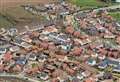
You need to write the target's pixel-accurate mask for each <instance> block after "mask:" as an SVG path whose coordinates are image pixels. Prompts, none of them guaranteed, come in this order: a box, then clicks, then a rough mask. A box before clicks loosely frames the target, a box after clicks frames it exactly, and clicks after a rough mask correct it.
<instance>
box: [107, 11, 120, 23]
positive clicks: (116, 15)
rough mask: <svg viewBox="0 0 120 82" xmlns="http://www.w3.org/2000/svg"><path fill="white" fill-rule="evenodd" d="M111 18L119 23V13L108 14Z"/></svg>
mask: <svg viewBox="0 0 120 82" xmlns="http://www.w3.org/2000/svg"><path fill="white" fill-rule="evenodd" d="M109 14H110V15H111V16H112V17H113V18H115V19H116V20H117V21H120V12H110V13H109Z"/></svg>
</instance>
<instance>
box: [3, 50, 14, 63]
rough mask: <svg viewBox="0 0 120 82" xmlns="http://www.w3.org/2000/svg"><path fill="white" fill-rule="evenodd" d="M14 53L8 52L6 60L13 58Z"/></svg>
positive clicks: (5, 56)
mask: <svg viewBox="0 0 120 82" xmlns="http://www.w3.org/2000/svg"><path fill="white" fill-rule="evenodd" d="M12 57H13V56H12V54H11V52H7V53H6V54H5V55H4V60H5V61H10V60H11V59H12Z"/></svg>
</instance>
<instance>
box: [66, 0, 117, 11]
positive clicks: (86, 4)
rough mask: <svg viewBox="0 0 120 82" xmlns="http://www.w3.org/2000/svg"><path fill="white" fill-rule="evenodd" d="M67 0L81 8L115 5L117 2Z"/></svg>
mask: <svg viewBox="0 0 120 82" xmlns="http://www.w3.org/2000/svg"><path fill="white" fill-rule="evenodd" d="M67 1H68V2H70V3H72V4H75V5H77V6H79V7H81V9H82V10H83V9H90V8H100V7H105V6H111V5H116V4H118V3H105V2H101V1H100V0H67Z"/></svg>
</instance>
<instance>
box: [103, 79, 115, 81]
mask: <svg viewBox="0 0 120 82" xmlns="http://www.w3.org/2000/svg"><path fill="white" fill-rule="evenodd" d="M101 82H114V81H113V79H109V80H104V81H101Z"/></svg>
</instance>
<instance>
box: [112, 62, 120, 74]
mask: <svg viewBox="0 0 120 82" xmlns="http://www.w3.org/2000/svg"><path fill="white" fill-rule="evenodd" d="M113 72H118V73H120V64H119V65H118V66H117V67H114V68H113Z"/></svg>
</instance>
